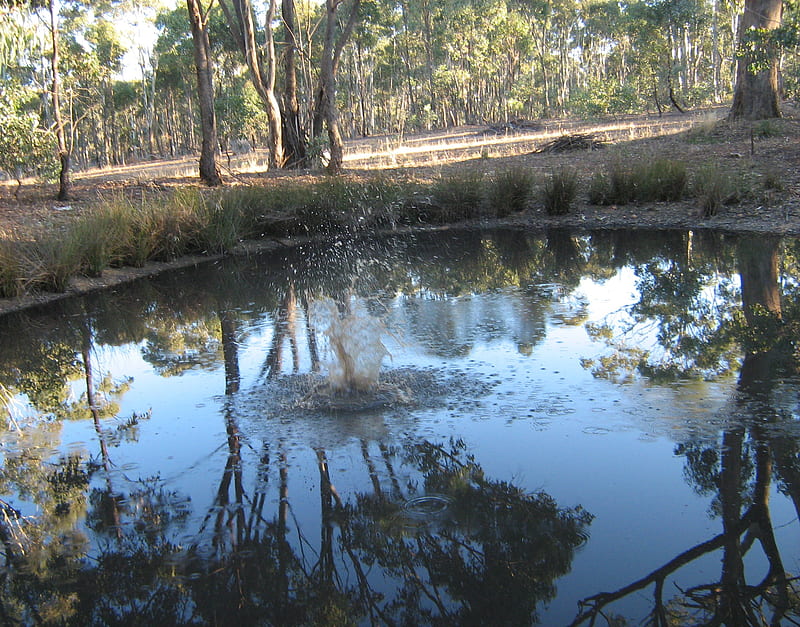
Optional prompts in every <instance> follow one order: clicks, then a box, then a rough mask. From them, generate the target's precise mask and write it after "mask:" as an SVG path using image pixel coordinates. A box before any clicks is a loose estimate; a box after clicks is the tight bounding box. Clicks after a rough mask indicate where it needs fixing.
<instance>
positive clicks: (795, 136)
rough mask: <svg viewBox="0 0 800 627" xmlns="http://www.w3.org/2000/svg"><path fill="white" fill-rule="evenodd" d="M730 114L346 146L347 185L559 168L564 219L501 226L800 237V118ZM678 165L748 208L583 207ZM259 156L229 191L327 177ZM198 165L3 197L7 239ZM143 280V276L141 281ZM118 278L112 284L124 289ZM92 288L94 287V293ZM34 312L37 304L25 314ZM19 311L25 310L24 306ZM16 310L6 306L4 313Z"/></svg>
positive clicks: (96, 174) (167, 183)
mask: <svg viewBox="0 0 800 627" xmlns="http://www.w3.org/2000/svg"><path fill="white" fill-rule="evenodd" d="M726 113H727V108H725V107H718V108H713V109H704V110H698V111H692V112H687V113H669V114H664V115H663V116H654V115H639V116H622V117H616V118H608V119H603V120H600V121H578V120H576V121H569V120H554V121H537V122H523V123H518V124H516V125H504V126H495V127H489V126H472V127H460V128H457V129H449V130H446V131H439V132H431V133H427V134H420V135H415V136H407V137H398V136H377V137H370V138H365V139H359V140H352V141H349V142H347V144H346V149H345V168H346V175H347V176H350V177H354V178H359V177H373V176H375V175H376V174H380V175H381V176H385V177H398V178H402V179H403V180H413V181H419V182H423V183H424V182H426V181H433V180H435V179H436V178H437V177H439V176H442V175H444V176H446V175H447V174H448V173H449V172H452V171H462V172H463V171H464V170H465V169H472V170H477V171H481V172H485V173H487V174H488V173H491V172H493V171H502V170H504V169H508V168H511V167H517V166H519V167H523V168H526V169H529V170H530V171H532V172H533V173H534V174H535V176H536V177H537V180H544V179H545V177H546V176H547V175H549V174H550V173H552V172H555V171H558V170H560V169H562V168H568V169H571V170H574V171H575V172H576V173H577V175H578V180H579V191H578V197H577V199H576V201H575V202H574V203H573V206H572V209H571V211H570V213H569V214H568V215H565V216H548V215H546V213H545V212H544V209H543V208H542V207H541V206H539V205H540V203H537V202H534V203H531V207H530V208H529V210H528V211H526V212H524V213H522V214H516V215H514V216H512V217H511V218H509V219H507V220H505V221H502V222H499V223H493V224H509V225H515V226H525V227H527V228H547V227H557V226H563V227H580V228H585V229H609V228H647V229H652V228H660V229H665V228H681V229H715V230H721V231H735V232H762V233H774V234H792V235H800V107H798V106H796V105H794V104H792V103H785V104H784V117H783V118H782V119H779V120H770V121H766V122H762V123H759V122H756V123H751V122H736V123H732V122H728V121H726V120H725V115H726ZM578 134H580V135H583V136H591V137H593V138H596V139H597V140H598V141H602V142H603V144H604V146H603V147H602V148H597V149H593V150H590V149H581V150H567V151H559V152H539V150H541V148H542V147H544V146H547V145H548V144H549V143H550V142H553V140H555V139H559V138H562V137H565V136H570V135H572V136H574V135H578ZM654 159H671V160H676V161H682V162H683V163H685V164H686V166H687V170H688V173H689V177H690V180H691V179H692V178H693V177H696V176H698V174H699V173H701V172H702V171H703V168H704V167H705V166H708V165H709V164H716V165H717V166H718V168H719V170H721V171H726V172H737V173H738V174H739V175H740V176H744V177H745V178H746V179H747V180H748V181H749V183H748V184H749V185H750V186H751V188H752V189H751V192H752V193H751V194H750V197H749V199H748V200H746V201H744V202H741V203H738V204H732V205H730V206H723V207H721V208H720V210H719V211H718V213H717V214H716V215H714V216H711V217H704V216H703V215H702V211H701V210H700V209H699V207H698V205H697V202H696V201H690V200H685V201H680V202H670V203H665V202H656V203H642V204H629V205H625V206H613V205H612V206H594V205H590V204H589V203H588V201H587V191H588V186H589V182H590V180H591V178H592V175H593V174H594V173H596V172H604V171H606V170H607V168H608V166H609V164H611V163H613V162H614V161H615V160H617V161H619V162H622V163H626V164H635V163H644V162H647V161H652V160H654ZM265 162H266V156H265V154H264V153H263V151H256V152H254V153H251V154H249V155H243V156H235V157H232V158H231V159H230V161H228V160H227V159H226V158H225V157H223V159H222V163H221V165H222V169H223V176H224V179H225V182H226V185H230V186H234V185H264V186H268V185H272V184H275V183H276V182H279V181H284V180H286V179H292V180H294V181H303V180H308V181H313V180H317V179H319V178H320V177H321V176H323V175H322V173H321V171H310V170H306V171H280V170H273V171H267V170H266V168H265V166H264V164H265ZM195 172H196V164H195V162H194V160H193V159H191V158H185V159H176V160H171V161H167V160H165V161H150V162H143V163H138V164H131V165H126V166H123V167H116V168H112V169H105V170H92V171H87V172H78V173H75V175H74V177H73V183H74V186H73V196H72V199H71V200H70V201H69V202H57V201H56V200H55V192H56V188H55V186H54V185H51V184H48V185H42V184H32V183H31V184H25V185H23V186H22V188H21V189H20V190H19V191H18V194H17V195H16V196H15V194H14V190H15V187H16V185H15V184H9V183H6V184H3V185H0V238H19V239H22V238H33V237H36V234H37V233H43V232H46V231H49V230H52V229H54V228H60V227H63V226H64V225H67V224H69V222H70V221H73V220H75V219H76V218H78V217H80V216H81V215H84V214H86V213H88V212H91V211H92V209H93V208H95V207H97V206H99V204H100V203H102V202H103V199H107V198H113V197H116V196H118V195H120V194H123V195H125V196H128V197H138V196H142V195H146V196H148V197H151V198H152V197H153V196H155V195H157V194H159V193H163V192H164V191H167V190H170V189H172V188H176V187H181V186H192V185H194V186H197V185H199V184H200V183H199V180H198V179H197V177H196V174H195ZM135 274H136V275H139V274H141V273H140V272H138V271H137V272H136V273H135ZM125 278H126V275H125V274H124V273H123V274H119V273H117V274H115V275H114V276H110V277H106V278H105V279H104V282H119V281H121V280H125ZM90 287H93V286H87V289H89V288H90ZM28 304H30V303H28ZM18 305H19V306H26V305H25V304H23V303H21V302H20V303H18ZM9 308H11V309H14V308H17V307H16V306H15V305H14V304H13V303H0V313H2V312H3V311H7V310H9Z"/></svg>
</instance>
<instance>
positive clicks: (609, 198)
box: [589, 159, 689, 205]
mask: <svg viewBox="0 0 800 627" xmlns="http://www.w3.org/2000/svg"><path fill="white" fill-rule="evenodd" d="M688 182H689V175H688V172H687V170H686V164H685V163H683V162H681V161H673V160H671V159H656V160H655V161H653V162H651V163H644V164H639V165H637V166H635V167H630V166H628V165H626V164H623V163H622V162H621V161H618V160H617V161H614V162H612V163H611V165H610V166H609V167H608V170H607V171H606V172H599V173H596V174H595V175H594V176H593V177H592V180H591V182H590V184H589V202H590V203H592V204H594V205H627V204H628V203H631V202H635V201H638V202H653V201H665V202H674V201H676V200H680V199H681V198H683V196H684V194H685V193H686V190H687V188H688Z"/></svg>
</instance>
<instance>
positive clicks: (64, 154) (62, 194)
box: [47, 0, 72, 200]
mask: <svg viewBox="0 0 800 627" xmlns="http://www.w3.org/2000/svg"><path fill="white" fill-rule="evenodd" d="M47 7H48V10H49V12H50V40H51V43H52V46H53V50H52V53H51V55H50V70H51V72H52V74H53V82H52V87H51V90H50V96H51V98H52V101H53V121H54V123H55V133H56V143H57V145H58V160H59V163H60V165H61V170H60V172H59V175H58V196H57V198H58V200H67V199H68V198H69V195H70V191H71V189H72V181H71V180H70V176H69V169H70V161H71V158H72V155H71V154H70V149H69V146H67V135H66V131H65V130H64V118H63V116H62V114H61V74H60V72H59V69H58V66H59V64H60V48H59V44H58V16H57V13H58V11H57V9H56V4H55V0H50V1H49V2H48V4H47Z"/></svg>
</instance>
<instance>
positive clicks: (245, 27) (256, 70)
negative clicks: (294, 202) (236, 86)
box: [220, 0, 285, 167]
mask: <svg viewBox="0 0 800 627" xmlns="http://www.w3.org/2000/svg"><path fill="white" fill-rule="evenodd" d="M231 4H232V5H233V11H231V8H230V7H229V6H228V3H227V2H224V1H222V0H221V1H220V6H221V7H222V10H223V12H224V13H225V18H226V20H227V21H228V26H229V27H230V29H231V35H232V36H233V38H234V40H235V41H236V43H237V45H238V46H239V50H240V51H241V52H242V55H243V56H244V60H245V63H246V64H247V69H248V70H249V72H250V80H251V81H252V83H253V87H255V90H256V93H257V94H258V96H259V98H261V102H263V103H264V107H265V109H266V111H267V117H268V119H269V129H270V137H269V158H270V166H272V167H283V164H284V161H285V157H284V147H283V132H282V128H281V126H282V122H281V111H280V106H279V105H278V100H277V98H276V97H275V64H276V59H275V42H274V40H273V36H272V18H273V17H274V15H275V0H270V2H269V6H268V12H267V17H266V24H265V35H266V42H265V48H266V54H267V64H266V68H265V67H264V64H263V63H262V57H261V55H260V54H259V51H258V48H257V46H256V29H255V21H254V18H253V5H252V4H251V2H250V0H231Z"/></svg>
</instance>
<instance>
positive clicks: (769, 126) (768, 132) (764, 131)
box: [752, 119, 783, 139]
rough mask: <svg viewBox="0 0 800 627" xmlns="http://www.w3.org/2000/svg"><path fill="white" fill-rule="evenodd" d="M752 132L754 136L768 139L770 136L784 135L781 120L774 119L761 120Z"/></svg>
mask: <svg viewBox="0 0 800 627" xmlns="http://www.w3.org/2000/svg"><path fill="white" fill-rule="evenodd" d="M752 133H753V136H754V137H758V138H759V139H768V138H770V137H780V136H781V135H783V131H782V128H781V124H780V122H779V120H774V119H768V120H759V121H758V122H756V123H755V124H754V125H753V129H752Z"/></svg>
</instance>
